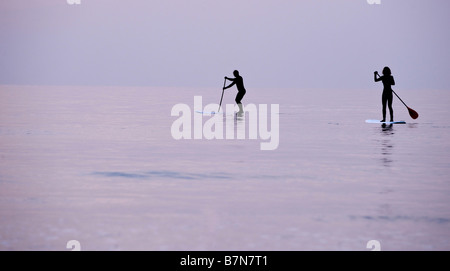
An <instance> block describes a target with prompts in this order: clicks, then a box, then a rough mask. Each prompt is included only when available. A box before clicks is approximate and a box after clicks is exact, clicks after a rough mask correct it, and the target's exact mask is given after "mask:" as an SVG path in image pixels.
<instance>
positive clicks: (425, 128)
mask: <svg viewBox="0 0 450 271" xmlns="http://www.w3.org/2000/svg"><path fill="white" fill-rule="evenodd" d="M221 92H222V90H221V86H219V87H218V88H181V87H180V88H169V87H168V88H164V87H98V86H96V87H89V86H0V250H68V249H67V248H66V244H67V242H68V241H69V240H77V241H78V242H79V243H80V246H81V250H362V251H363V250H369V249H368V248H367V247H366V244H367V243H368V242H369V241H370V240H377V241H378V242H379V244H380V248H381V250H450V177H449V176H450V118H449V116H450V106H449V105H450V91H449V90H401V89H399V90H397V93H398V94H399V95H400V96H401V97H402V99H403V100H404V101H405V102H406V103H407V104H408V106H410V107H411V108H413V109H414V110H416V111H417V112H418V113H419V114H420V117H419V118H418V119H416V120H413V119H411V118H410V117H409V114H408V111H407V109H406V108H405V106H404V105H403V104H401V103H400V102H399V100H398V99H397V98H394V99H395V100H394V111H395V120H405V121H406V124H403V125H402V124H399V125H393V126H386V127H382V126H381V124H368V123H365V120H366V119H379V118H381V89H380V90H361V89H359V90H329V89H323V90H320V89H316V90H310V89H252V88H249V89H248V90H247V95H246V96H245V97H244V99H243V103H244V105H246V104H250V103H251V104H255V105H257V106H259V105H261V104H267V105H268V108H269V110H268V112H267V113H268V114H271V110H270V105H273V104H277V105H279V112H278V113H277V114H274V115H273V116H274V120H276V121H278V124H279V130H278V132H279V144H278V147H277V148H276V149H275V150H261V143H262V142H267V140H264V139H263V138H262V137H261V135H260V134H258V138H256V139H250V138H249V136H248V134H247V136H246V138H245V139H237V138H234V139H229V138H228V139H226V138H224V139H211V140H208V139H204V138H203V139H179V140H176V139H174V137H173V134H172V132H171V128H172V125H173V123H174V121H176V120H177V119H178V118H179V117H178V116H172V115H171V111H172V108H173V107H174V106H175V105H176V104H185V105H186V106H187V107H189V108H190V110H191V114H190V115H188V116H186V119H191V120H192V123H191V124H192V125H191V128H192V129H194V119H195V116H194V114H198V113H195V112H194V111H195V110H200V111H202V110H203V109H204V108H195V106H194V96H202V102H203V106H202V107H204V106H205V105H206V104H209V103H215V104H217V103H219V100H220V95H221ZM235 94H236V91H235V89H229V90H226V91H225V94H224V100H223V105H225V104H233V103H234V96H235ZM272 113H273V112H272ZM200 116H201V120H202V121H203V122H207V121H208V119H210V118H211V116H208V115H200ZM198 117H199V116H197V118H198ZM222 117H223V121H224V130H226V129H227V127H231V128H230V129H234V131H235V132H236V131H238V130H239V129H243V128H242V127H244V129H249V126H250V123H251V122H250V120H249V118H248V116H247V118H245V117H242V118H237V119H235V117H234V116H233V113H232V112H227V114H225V115H223V116H222ZM270 120H271V119H270V117H268V123H269V127H272V128H273V127H275V126H276V125H275V126H274V125H273V124H274V123H270ZM239 125H240V126H239ZM239 127H241V128H239ZM192 131H193V130H192ZM273 132H274V131H273Z"/></svg>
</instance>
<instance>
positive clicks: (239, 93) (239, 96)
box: [235, 91, 245, 114]
mask: <svg viewBox="0 0 450 271" xmlns="http://www.w3.org/2000/svg"><path fill="white" fill-rule="evenodd" d="M244 95H245V92H243V91H242V92H241V91H239V92H238V94H237V95H236V99H235V101H236V104H237V105H238V106H239V112H238V113H239V114H242V113H244V109H243V108H242V103H241V100H242V98H244Z"/></svg>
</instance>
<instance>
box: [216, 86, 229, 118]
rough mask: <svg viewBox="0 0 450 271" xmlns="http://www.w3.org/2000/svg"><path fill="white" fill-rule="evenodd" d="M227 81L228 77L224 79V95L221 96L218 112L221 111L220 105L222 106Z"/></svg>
mask: <svg viewBox="0 0 450 271" xmlns="http://www.w3.org/2000/svg"><path fill="white" fill-rule="evenodd" d="M226 83H227V79H224V80H223V88H222V97H220V103H219V110H217V112H219V111H220V107H221V106H222V99H223V92H224V91H225V84H226Z"/></svg>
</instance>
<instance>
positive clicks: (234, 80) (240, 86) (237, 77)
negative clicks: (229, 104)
mask: <svg viewBox="0 0 450 271" xmlns="http://www.w3.org/2000/svg"><path fill="white" fill-rule="evenodd" d="M233 75H234V77H235V78H228V77H226V76H225V80H230V81H231V82H232V83H231V84H230V85H229V86H227V87H224V88H223V89H224V90H225V89H227V88H230V87H232V86H234V85H236V88H237V89H238V93H237V95H236V99H235V101H236V103H237V105H238V106H239V112H238V113H237V114H240V115H242V114H243V113H244V110H243V109H242V103H241V100H242V98H244V95H245V92H246V91H245V88H244V79H242V76H240V75H239V71H237V70H235V71H234V72H233Z"/></svg>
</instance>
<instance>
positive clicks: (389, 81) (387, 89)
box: [373, 67, 395, 122]
mask: <svg viewBox="0 0 450 271" xmlns="http://www.w3.org/2000/svg"><path fill="white" fill-rule="evenodd" d="M373 77H374V80H375V82H379V81H382V82H383V86H384V88H383V94H382V96H381V102H382V105H383V120H381V122H385V121H386V104H387V106H388V107H389V114H390V116H391V122H393V121H394V109H392V99H393V97H392V86H394V85H395V81H394V77H393V76H392V73H391V69H390V68H389V67H384V69H383V76H380V75H379V74H378V71H375V72H374V73H373Z"/></svg>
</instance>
